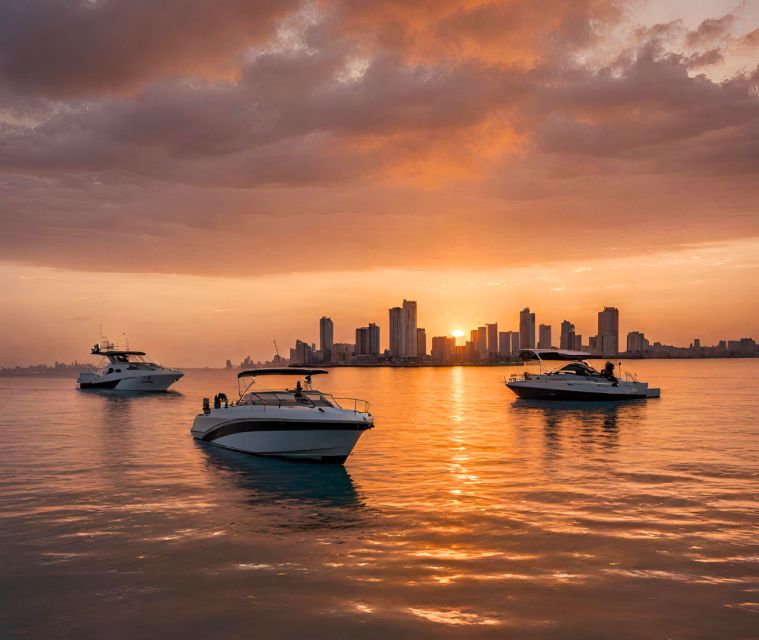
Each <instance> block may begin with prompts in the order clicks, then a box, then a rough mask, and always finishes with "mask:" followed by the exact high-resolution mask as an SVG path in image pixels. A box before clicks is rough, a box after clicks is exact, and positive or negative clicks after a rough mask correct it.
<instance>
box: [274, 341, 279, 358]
mask: <svg viewBox="0 0 759 640" xmlns="http://www.w3.org/2000/svg"><path fill="white" fill-rule="evenodd" d="M274 352H275V353H276V354H277V359H279V348H278V347H277V339H276V338H274Z"/></svg>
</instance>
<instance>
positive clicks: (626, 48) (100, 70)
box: [0, 0, 759, 366]
mask: <svg viewBox="0 0 759 640" xmlns="http://www.w3.org/2000/svg"><path fill="white" fill-rule="evenodd" d="M173 6H174V5H171V7H170V8H169V9H167V10H166V11H162V12H160V16H158V17H157V16H156V13H155V8H154V7H152V6H151V5H150V3H147V4H145V3H129V2H119V1H114V2H84V3H76V2H72V3H56V2H50V0H39V1H38V2H32V3H20V4H19V6H18V11H15V10H14V11H11V12H9V14H8V16H7V20H5V22H4V24H3V25H0V31H2V33H3V34H4V37H0V84H2V91H0V103H1V104H2V108H0V140H2V144H0V197H2V202H3V207H2V211H0V228H1V229H2V233H0V290H2V292H3V303H2V311H3V312H2V313H1V314H0V335H3V336H10V337H12V338H6V339H4V340H0V363H2V364H4V365H15V364H23V363H28V362H39V361H44V360H47V361H52V360H53V359H54V358H55V357H58V358H59V359H65V360H67V361H70V360H74V359H81V358H82V357H83V355H86V351H87V348H88V345H90V344H91V343H92V342H93V341H94V339H95V338H96V337H97V327H98V326H99V325H100V323H102V324H103V325H104V327H106V329H107V330H108V332H109V333H110V334H111V335H112V336H114V337H119V336H121V334H122V333H126V334H127V335H129V336H130V338H131V339H132V340H133V342H134V343H135V344H140V345H141V346H142V347H144V348H145V350H147V351H148V352H150V353H153V354H156V356H155V357H157V358H160V359H162V360H165V361H167V362H169V361H171V362H181V363H182V364H185V365H191V366H203V365H204V364H211V363H216V362H219V361H220V360H221V361H222V362H223V361H224V360H225V359H226V358H228V357H233V356H234V357H238V356H237V355H236V354H239V356H244V355H246V354H248V353H251V354H254V355H257V356H260V357H267V356H268V354H269V353H270V351H271V347H272V340H273V339H274V338H276V339H277V340H278V341H279V342H280V343H282V344H293V343H294V340H295V339H296V338H297V337H298V336H299V335H304V333H305V332H307V331H309V332H310V331H311V329H310V328H309V327H310V325H309V322H310V321H309V320H308V319H309V318H313V317H316V318H319V317H321V316H323V315H325V314H327V315H329V316H331V317H333V318H334V319H335V320H337V319H338V318H340V321H339V324H340V325H342V326H346V327H349V329H348V330H346V332H345V333H344V334H343V333H340V332H342V329H340V330H338V327H337V325H336V327H335V330H336V331H337V332H338V333H339V335H338V333H336V334H335V341H336V342H339V343H347V342H352V341H354V340H355V336H354V335H353V334H352V333H351V331H352V330H353V329H355V328H356V327H359V326H367V323H368V322H369V321H370V320H371V319H373V321H375V322H380V323H381V325H382V326H381V329H382V331H383V336H384V338H386V337H387V336H389V327H387V326H385V325H386V322H387V318H386V317H385V314H386V313H387V308H388V306H386V304H385V301H387V300H394V299H396V298H398V297H399V295H400V298H399V303H400V300H402V296H404V295H405V296H406V297H407V299H411V300H418V301H424V305H425V309H426V311H425V313H426V314H427V320H426V321H425V322H424V325H425V329H426V330H427V340H428V342H429V341H430V339H431V337H432V336H435V335H442V334H447V333H449V332H450V331H451V330H453V329H454V328H457V327H464V328H465V330H466V331H469V330H470V328H472V327H480V326H485V324H487V323H489V322H494V321H495V320H496V319H501V318H503V319H506V318H507V317H508V318H511V317H512V316H511V313H512V310H513V309H517V310H519V309H522V308H524V307H525V306H529V307H530V309H532V310H535V311H537V314H538V315H537V317H538V324H540V323H543V324H547V325H548V324H550V325H551V326H552V327H553V336H552V339H553V341H554V342H555V341H556V340H557V335H558V331H559V327H560V323H561V322H562V320H564V319H567V318H569V319H571V321H572V322H573V323H574V324H575V325H576V333H577V334H578V335H583V336H590V335H593V334H594V332H595V324H596V319H595V314H596V313H597V309H602V308H603V306H604V305H613V306H616V307H618V308H619V309H623V310H624V313H623V316H622V319H621V322H622V324H623V326H622V327H620V333H621V334H623V335H626V332H627V331H629V330H638V329H640V328H642V327H645V330H646V334H647V335H651V336H656V338H658V339H660V340H662V341H663V342H666V343H670V344H672V343H675V344H687V342H688V341H690V340H692V339H693V337H694V336H699V337H700V338H701V339H702V340H704V341H705V342H706V343H715V342H717V341H718V340H720V339H724V338H727V337H729V336H733V337H740V336H751V335H757V334H759V284H758V283H759V278H757V273H759V205H758V204H757V203H759V163H757V159H756V152H755V150H756V147H757V134H756V132H757V131H758V130H759V98H757V88H758V86H759V72H758V71H757V69H758V68H759V67H758V65H759V47H758V46H757V42H759V35H758V34H759V3H757V2H754V1H753V0H752V1H751V2H736V3H734V4H732V5H726V4H725V2H724V1H720V0H698V1H697V2H685V0H661V1H657V2H653V1H651V0H642V1H641V2H635V3H625V2H619V1H618V0H598V1H595V0H594V1H592V2H591V1H586V0H567V2H558V3H550V4H549V5H548V6H543V5H542V4H541V3H535V2H528V1H527V0H509V1H508V2H500V1H499V0H493V2H487V3H457V2H440V3H413V2H412V3H397V2H384V1H380V2H377V3H355V2H343V1H342V0H324V1H321V0H320V1H319V2H313V3H311V2H295V3H290V2H282V3H274V4H266V3H263V4H262V3H258V2H252V3H226V2H221V3H216V2H214V3H211V2H208V1H207V0H199V2H198V3H197V5H193V6H194V7H195V9H194V10H193V11H188V12H185V11H182V10H181V8H179V9H176V10H174V8H172V7H173ZM180 18H181V19H180ZM146 42H149V43H150V44H149V46H146V45H145V43H146ZM201 42H202V43H207V44H208V46H198V43H201ZM134 51H139V52H140V55H130V54H129V53H125V52H134ZM343 323H344V324H343ZM499 323H500V324H499V329H501V330H502V329H504V328H506V329H508V330H512V329H516V328H517V327H515V326H513V325H512V324H511V322H509V326H507V327H504V326H503V320H499ZM535 331H536V341H538V340H539V338H540V336H539V326H536V327H535ZM384 338H383V339H384ZM314 339H315V340H316V341H317V342H318V336H314ZM406 341H407V342H409V343H410V342H412V339H411V337H410V336H409V337H408V338H407V340H406Z"/></svg>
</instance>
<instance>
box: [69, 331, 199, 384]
mask: <svg viewBox="0 0 759 640" xmlns="http://www.w3.org/2000/svg"><path fill="white" fill-rule="evenodd" d="M90 353H91V354H92V355H93V356H100V357H101V360H100V363H99V364H98V365H97V366H96V367H95V368H91V369H90V370H89V371H83V372H82V373H80V374H79V378H77V383H78V384H79V388H80V389H114V390H117V391H166V390H167V389H168V388H169V387H170V386H171V385H172V384H174V383H175V382H176V381H177V380H179V378H181V377H182V376H183V375H184V373H183V372H182V371H178V370H177V369H167V368H166V367H162V366H161V365H159V364H156V363H155V362H151V361H150V360H148V359H147V357H146V355H145V352H144V351H122V350H120V349H117V348H116V345H114V344H112V343H110V342H108V341H107V340H105V341H103V342H102V343H101V344H96V345H95V346H94V347H92V351H90Z"/></svg>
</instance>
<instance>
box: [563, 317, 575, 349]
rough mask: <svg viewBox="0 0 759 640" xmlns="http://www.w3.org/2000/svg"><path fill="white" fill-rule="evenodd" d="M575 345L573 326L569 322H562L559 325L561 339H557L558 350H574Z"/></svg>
mask: <svg viewBox="0 0 759 640" xmlns="http://www.w3.org/2000/svg"><path fill="white" fill-rule="evenodd" d="M574 343H575V326H574V325H573V324H572V323H571V322H570V321H569V320H564V322H562V323H561V337H560V339H559V348H560V349H574Z"/></svg>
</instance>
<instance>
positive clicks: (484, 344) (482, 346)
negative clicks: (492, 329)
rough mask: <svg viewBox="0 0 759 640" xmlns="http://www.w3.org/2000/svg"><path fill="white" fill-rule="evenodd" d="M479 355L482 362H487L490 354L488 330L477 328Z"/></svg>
mask: <svg viewBox="0 0 759 640" xmlns="http://www.w3.org/2000/svg"><path fill="white" fill-rule="evenodd" d="M476 344H477V353H479V354H480V360H486V359H487V357H488V356H487V354H488V328H487V327H477V342H476Z"/></svg>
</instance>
